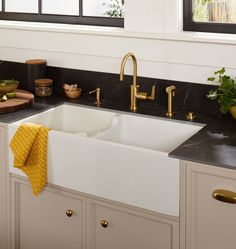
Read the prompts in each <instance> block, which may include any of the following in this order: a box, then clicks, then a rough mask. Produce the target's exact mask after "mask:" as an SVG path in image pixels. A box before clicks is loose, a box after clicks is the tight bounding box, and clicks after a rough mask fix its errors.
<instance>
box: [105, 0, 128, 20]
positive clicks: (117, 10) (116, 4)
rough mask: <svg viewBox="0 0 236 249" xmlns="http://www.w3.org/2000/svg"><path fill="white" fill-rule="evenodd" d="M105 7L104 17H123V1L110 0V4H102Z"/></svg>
mask: <svg viewBox="0 0 236 249" xmlns="http://www.w3.org/2000/svg"><path fill="white" fill-rule="evenodd" d="M103 5H104V6H106V8H107V11H106V12H105V14H106V15H108V16H110V17H124V0H110V3H108V4H106V3H104V4H103Z"/></svg>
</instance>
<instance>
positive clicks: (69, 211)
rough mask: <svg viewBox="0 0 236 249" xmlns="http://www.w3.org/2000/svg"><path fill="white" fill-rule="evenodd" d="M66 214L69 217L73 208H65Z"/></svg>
mask: <svg viewBox="0 0 236 249" xmlns="http://www.w3.org/2000/svg"><path fill="white" fill-rule="evenodd" d="M66 215H67V216H68V217H71V216H72V215H73V210H71V209H67V210H66Z"/></svg>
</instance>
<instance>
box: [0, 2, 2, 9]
mask: <svg viewBox="0 0 236 249" xmlns="http://www.w3.org/2000/svg"><path fill="white" fill-rule="evenodd" d="M0 11H2V0H0Z"/></svg>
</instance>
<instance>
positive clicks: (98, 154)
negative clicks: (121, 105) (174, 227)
mask: <svg viewBox="0 0 236 249" xmlns="http://www.w3.org/2000/svg"><path fill="white" fill-rule="evenodd" d="M25 122H33V123H39V124H44V125H47V126H48V127H50V128H52V130H50V131H49V137H48V182H49V183H52V184H56V185H59V186H62V187H66V188H70V189H73V190H77V191H80V192H84V193H88V194H91V195H95V196H99V197H103V198H108V199H111V200H114V201H118V202H122V203H126V204H130V205H134V206H137V207H141V208H145V209H148V210H152V211H155V212H159V213H164V214H167V215H172V216H176V217H178V216H179V160H177V159H173V158H169V157H168V152H170V151H171V150H172V149H174V148H175V147H177V146H178V145H180V144H181V143H182V142H184V141H185V140H186V139H187V138H189V137H190V136H191V135H193V134H194V133H196V132H197V131H198V130H199V129H201V128H202V126H200V125H191V124H185V123H179V122H174V121H168V120H167V121H166V120H164V119H158V118H149V117H148V118H147V117H143V116H137V115H132V114H130V115H129V114H123V113H118V112H117V113H116V112H110V111H101V110H98V109H97V110H95V109H91V108H85V107H79V106H71V105H61V106H59V107H56V108H54V109H52V110H49V111H46V112H43V113H40V114H38V115H35V116H32V117H30V118H27V119H24V120H22V121H20V122H17V123H14V124H11V125H9V133H8V134H9V141H10V140H11V138H12V137H13V135H14V133H15V131H16V130H17V127H18V126H19V125H20V124H21V123H25ZM12 165H13V155H12V153H11V152H9V167H10V172H12V173H15V174H20V175H24V174H23V173H22V172H21V171H19V170H18V169H16V168H14V167H13V166H12Z"/></svg>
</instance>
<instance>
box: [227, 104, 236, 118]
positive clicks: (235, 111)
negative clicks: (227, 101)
mask: <svg viewBox="0 0 236 249" xmlns="http://www.w3.org/2000/svg"><path fill="white" fill-rule="evenodd" d="M229 111H230V113H231V115H232V117H233V118H234V119H236V106H231V107H230V109H229Z"/></svg>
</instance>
